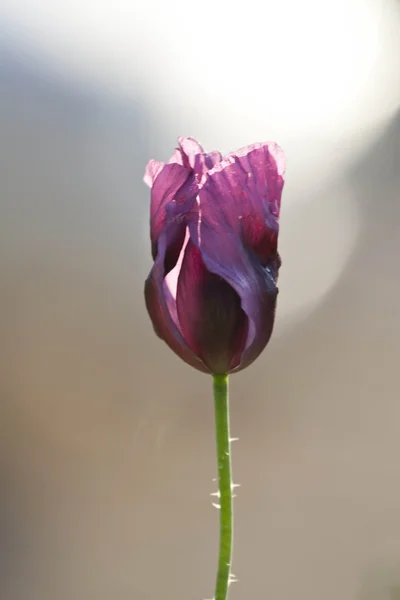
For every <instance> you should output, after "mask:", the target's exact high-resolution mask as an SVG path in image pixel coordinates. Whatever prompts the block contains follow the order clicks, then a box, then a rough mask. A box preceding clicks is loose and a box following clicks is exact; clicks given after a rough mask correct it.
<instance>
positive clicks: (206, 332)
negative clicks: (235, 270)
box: [176, 240, 247, 373]
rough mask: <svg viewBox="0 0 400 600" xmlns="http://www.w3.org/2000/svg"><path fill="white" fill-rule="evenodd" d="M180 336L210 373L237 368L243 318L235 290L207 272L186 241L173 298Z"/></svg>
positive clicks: (243, 338) (244, 334) (244, 330)
mask: <svg viewBox="0 0 400 600" xmlns="http://www.w3.org/2000/svg"><path fill="white" fill-rule="evenodd" d="M176 305H177V313H178V319H179V323H180V327H181V330H182V334H183V336H184V338H185V340H186V342H187V343H188V344H189V346H190V347H191V348H192V350H193V352H194V353H195V354H196V355H197V356H199V357H200V358H201V359H202V360H203V362H204V363H205V364H206V365H207V367H208V368H209V369H210V371H211V372H212V373H227V372H228V371H230V370H232V369H233V368H235V367H237V366H238V364H239V362H240V359H241V355H242V352H243V348H244V346H245V343H246V338H247V317H246V315H245V313H244V312H243V310H242V308H241V303H240V298H239V296H238V294H237V293H236V292H235V290H234V289H233V288H232V287H231V286H230V285H229V284H228V283H227V282H226V281H225V280H224V279H222V278H221V277H220V276H218V275H215V274H213V273H211V272H209V271H207V269H206V267H205V265H204V262H203V259H202V256H201V252H200V250H199V249H198V248H197V247H196V246H195V245H194V244H193V243H192V242H191V241H190V240H189V242H188V244H187V246H186V249H185V254H184V258H183V263H182V267H181V270H180V274H179V279H178V288H177V296H176Z"/></svg>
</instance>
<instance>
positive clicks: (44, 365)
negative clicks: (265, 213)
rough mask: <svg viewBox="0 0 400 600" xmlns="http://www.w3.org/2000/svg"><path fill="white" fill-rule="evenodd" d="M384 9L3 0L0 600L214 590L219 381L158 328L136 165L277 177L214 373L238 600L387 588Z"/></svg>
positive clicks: (393, 310) (399, 305)
mask: <svg viewBox="0 0 400 600" xmlns="http://www.w3.org/2000/svg"><path fill="white" fill-rule="evenodd" d="M399 108H400V4H399V3H398V2H397V1H396V0H337V1H336V2H329V3H328V2H326V1H318V2H317V0H304V1H303V2H300V3H299V2H296V1H295V0H280V1H279V2H272V0H264V1H262V2H261V0H247V1H246V2H245V3H240V2H239V1H236V2H230V3H228V2H223V1H220V2H215V1H213V0H203V2H202V3H200V4H199V3H197V4H196V3H194V2H192V3H191V2H184V1H183V0H158V1H156V0H150V1H149V2H145V1H144V0H134V2H125V1H123V0H116V1H113V2H112V1H111V0H97V2H95V1H94V0H86V1H85V2H82V1H81V0H79V1H78V0H70V1H68V2H67V0H52V2H50V3H48V2H47V1H46V0H1V3H0V332H1V335H0V355H1V356H0V359H1V360H0V598H1V599H2V600H39V599H40V600H54V599H55V598H56V599H57V600H71V599H73V600H89V599H92V598H93V599H96V600H109V599H111V598H112V599H113V600H128V599H129V600H131V599H132V598H133V599H135V600H153V599H155V598H163V600H191V599H193V600H203V599H205V598H211V597H212V594H213V589H214V578H215V568H216V558H217V531H218V514H217V511H216V510H215V509H214V508H213V507H212V506H211V500H212V499H211V498H210V496H209V494H210V493H211V492H213V491H215V483H214V482H213V481H212V480H213V478H214V477H215V474H216V465H215V449H214V428H213V407H212V399H211V381H210V379H209V378H207V377H206V376H204V375H202V374H200V373H197V372H195V371H192V370H191V369H190V368H189V367H187V366H186V365H184V364H183V363H181V362H180V361H179V359H178V358H176V357H175V356H174V355H173V354H172V353H171V352H170V351H169V350H168V348H167V347H166V346H165V345H164V344H162V343H161V342H160V341H159V340H158V339H157V338H156V336H155V335H154V333H153V330H152V327H151V324H150V321H149V319H148V317H147V314H146V311H145V308H144V302H143V282H144V279H145V278H146V276H147V274H148V272H149V270H150V268H151V257H150V245H149V239H148V235H149V234H148V216H149V191H148V189H147V188H146V187H145V186H144V184H143V183H142V175H143V170H144V166H145V164H146V162H147V160H148V159H149V158H156V159H159V160H166V159H168V158H169V156H170V154H171V151H172V149H173V147H174V146H175V143H176V138H177V136H179V135H191V136H194V137H196V138H197V139H199V141H201V142H202V143H203V145H204V146H205V147H206V148H207V149H209V150H211V149H219V150H221V151H223V152H229V151H231V150H235V149H236V148H238V147H240V146H243V145H246V144H249V143H252V142H256V141H263V140H268V139H272V140H275V141H276V142H278V143H279V144H280V145H281V146H282V147H283V148H284V149H285V151H286V153H287V159H288V165H287V177H286V186H285V190H284V196H283V208H282V217H281V238H280V250H281V254H282V257H283V267H282V269H281V279H280V296H279V307H278V319H277V323H276V328H275V332H274V336H273V339H272V341H271V342H270V344H269V346H268V348H267V349H266V351H265V352H264V353H263V355H262V356H261V357H260V358H259V360H258V361H257V362H256V363H255V364H254V365H253V366H251V367H250V368H249V369H248V370H246V371H245V372H243V373H241V374H238V375H236V376H234V377H232V381H231V383H232V385H231V418H232V431H233V434H234V435H235V436H238V437H239V438H240V441H239V442H236V444H234V446H233V459H234V474H235V480H236V482H238V483H240V484H241V486H242V487H241V488H240V489H239V493H238V497H237V498H236V500H235V510H236V512H235V519H236V521H235V552H234V569H233V571H234V573H235V575H236V576H237V577H238V578H239V580H240V582H239V583H237V584H235V585H233V586H232V588H231V594H230V598H231V599H232V600H239V599H244V598H245V599H248V598H251V597H257V598H273V599H274V600H287V599H288V598H296V600H320V599H321V598H324V600H396V599H398V598H400V383H399V353H400V270H399V257H400V203H399V201H400V168H399V167H400V112H399Z"/></svg>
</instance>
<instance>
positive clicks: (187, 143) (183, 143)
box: [178, 137, 204, 169]
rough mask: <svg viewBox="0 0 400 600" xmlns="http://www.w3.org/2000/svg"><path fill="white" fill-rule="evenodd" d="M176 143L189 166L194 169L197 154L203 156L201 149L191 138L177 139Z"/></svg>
mask: <svg viewBox="0 0 400 600" xmlns="http://www.w3.org/2000/svg"><path fill="white" fill-rule="evenodd" d="M178 142H179V146H180V148H181V150H182V153H183V154H184V155H185V156H186V158H187V161H188V164H189V166H190V167H191V168H192V169H194V164H195V160H196V156H197V155H198V154H204V149H203V147H202V146H200V144H199V143H198V142H196V140H195V139H194V138H192V137H180V138H178Z"/></svg>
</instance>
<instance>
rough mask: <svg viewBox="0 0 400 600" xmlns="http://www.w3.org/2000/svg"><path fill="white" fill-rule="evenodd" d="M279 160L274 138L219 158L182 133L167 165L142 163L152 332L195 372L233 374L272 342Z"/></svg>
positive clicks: (282, 161)
mask: <svg viewBox="0 0 400 600" xmlns="http://www.w3.org/2000/svg"><path fill="white" fill-rule="evenodd" d="M284 164H285V158H284V154H283V151H282V150H281V148H279V146H278V145H277V144H275V143H271V142H265V143H258V144H253V145H251V146H246V147H245V148H242V149H240V150H238V151H237V152H234V153H232V154H229V155H227V156H226V157H224V158H223V157H222V156H221V154H220V153H219V152H210V153H206V152H205V151H204V150H203V148H202V147H201V146H200V144H198V143H197V142H196V141H195V140H194V139H192V138H179V148H177V149H176V150H175V152H174V154H173V155H172V157H171V159H170V160H169V162H168V163H167V164H164V163H162V162H158V161H155V160H150V161H149V162H148V164H147V166H146V171H145V176H144V181H145V183H147V184H148V185H149V186H150V187H151V219H150V230H151V231H150V233H151V243H152V253H153V258H154V264H153V268H152V269H151V272H150V275H149V277H148V279H147V281H146V284H145V298H146V305H147V310H148V312H149V315H150V318H151V320H152V322H153V326H154V330H155V332H156V333H157V335H158V336H159V337H160V338H162V339H163V340H164V341H165V342H166V343H167V344H168V346H169V347H170V348H171V349H172V350H173V351H174V352H175V353H176V354H177V355H178V356H179V357H180V358H182V359H183V360H184V361H186V362H187V363H188V364H190V365H192V366H193V367H196V368H197V369H199V370H200V371H203V372H206V373H212V374H228V373H232V372H236V371H239V370H241V369H243V368H245V367H247V366H248V365H249V364H251V363H252V362H253V361H254V360H255V359H256V358H257V357H258V355H259V354H260V353H261V352H262V350H263V349H264V348H265V346H266V345H267V343H268V341H269V339H270V336H271V333H272V328H273V324H274V318H275V307H276V299H277V294H278V288H277V286H276V283H277V277H278V270H279V267H280V264H281V261H280V257H279V254H278V251H277V242H278V231H279V210H280V201H281V193H282V188H283V184H284V179H283V175H284Z"/></svg>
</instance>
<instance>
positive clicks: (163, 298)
mask: <svg viewBox="0 0 400 600" xmlns="http://www.w3.org/2000/svg"><path fill="white" fill-rule="evenodd" d="M168 229H169V231H168ZM168 229H166V230H165V231H164V232H163V233H162V234H161V235H160V237H159V242H158V254H157V257H156V260H155V262H154V265H153V268H152V269H151V271H150V275H149V277H148V278H147V280H146V283H145V300H146V307H147V311H148V313H149V315H150V318H151V320H152V322H153V327H154V331H155V332H156V334H157V335H158V336H159V337H160V338H161V339H162V340H164V342H166V343H167V344H168V346H169V347H170V348H171V350H173V351H174V352H175V354H177V355H178V356H179V357H180V358H182V360H184V361H185V362H187V363H188V364H189V365H191V366H192V367H195V368H196V369H198V370H200V371H203V372H205V373H208V372H209V371H208V369H207V367H205V365H204V364H203V363H202V361H201V359H200V358H199V357H198V356H196V355H195V353H194V352H193V351H192V349H191V348H190V347H189V345H188V344H187V343H186V341H185V339H184V337H183V335H182V331H181V329H180V327H179V323H178V319H177V314H176V305H175V300H174V299H173V298H172V296H171V293H170V291H169V289H168V286H167V285H166V283H165V269H164V263H165V255H166V252H167V249H168V245H169V241H170V239H174V238H175V237H176V232H175V231H171V229H172V228H168Z"/></svg>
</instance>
